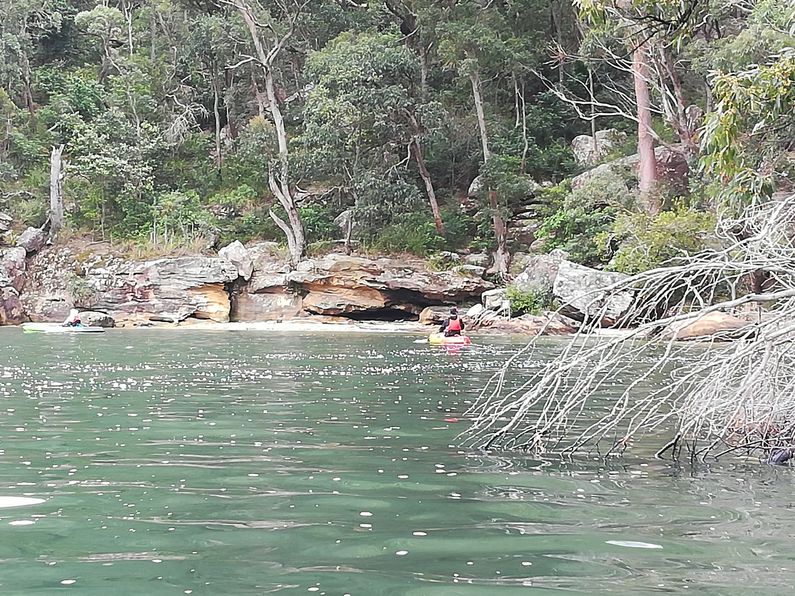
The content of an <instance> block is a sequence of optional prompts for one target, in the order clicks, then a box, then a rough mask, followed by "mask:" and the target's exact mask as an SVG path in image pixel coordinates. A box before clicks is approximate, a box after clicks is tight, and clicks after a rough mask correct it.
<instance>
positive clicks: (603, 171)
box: [571, 145, 690, 191]
mask: <svg viewBox="0 0 795 596" xmlns="http://www.w3.org/2000/svg"><path fill="white" fill-rule="evenodd" d="M654 156H655V157H656V158H657V169H658V173H659V175H660V181H662V182H665V183H667V184H668V185H669V186H671V187H672V188H673V189H675V190H677V191H686V190H687V187H688V176H689V174H690V166H689V164H688V160H687V150H686V148H685V147H684V146H683V145H672V146H670V147H663V146H660V147H655V149H654ZM639 163H640V156H639V155H638V154H637V153H636V154H635V155H630V156H628V157H622V158H620V159H616V160H614V161H611V162H608V163H603V164H602V165H599V166H596V167H595V168H593V169H590V170H587V171H585V172H583V173H582V174H580V175H579V176H575V177H574V178H572V180H571V187H572V189H575V190H576V189H578V188H580V187H582V186H584V185H585V184H587V183H588V182H589V181H590V180H592V179H593V178H597V177H600V176H624V172H625V171H626V169H627V168H630V169H631V170H632V171H635V172H637V169H638V164H639Z"/></svg>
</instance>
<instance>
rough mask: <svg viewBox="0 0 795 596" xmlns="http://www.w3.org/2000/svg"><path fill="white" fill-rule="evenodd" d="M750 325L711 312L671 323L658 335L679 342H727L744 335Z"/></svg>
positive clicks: (725, 315)
mask: <svg viewBox="0 0 795 596" xmlns="http://www.w3.org/2000/svg"><path fill="white" fill-rule="evenodd" d="M750 325H751V323H749V322H748V321H747V320H745V319H741V318H739V317H735V316H733V315H730V314H727V313H723V312H711V313H708V314H705V315H703V316H701V317H699V318H697V319H689V320H685V321H678V322H676V323H672V324H671V325H669V326H668V327H666V328H665V329H663V330H662V331H661V333H660V334H659V335H658V337H659V338H660V339H664V340H670V339H676V340H680V341H728V340H731V339H735V338H736V337H737V336H738V335H742V334H744V333H745V332H746V331H747V330H748V328H749V326H750Z"/></svg>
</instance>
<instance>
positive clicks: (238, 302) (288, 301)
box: [230, 290, 303, 321]
mask: <svg viewBox="0 0 795 596" xmlns="http://www.w3.org/2000/svg"><path fill="white" fill-rule="evenodd" d="M302 309H303V301H302V300H301V297H300V296H297V295H295V294H292V293H290V292H287V291H284V290H282V291H281V292H274V293H266V294H252V293H249V292H246V291H242V292H236V293H233V294H232V310H231V315H230V318H231V319H232V320H233V321H281V320H284V319H292V318H295V317H297V316H299V315H300V314H301V311H302Z"/></svg>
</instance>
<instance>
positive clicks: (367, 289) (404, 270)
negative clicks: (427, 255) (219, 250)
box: [286, 254, 494, 317]
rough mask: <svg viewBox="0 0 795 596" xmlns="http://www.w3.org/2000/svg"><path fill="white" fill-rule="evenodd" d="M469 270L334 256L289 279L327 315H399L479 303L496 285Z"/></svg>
mask: <svg viewBox="0 0 795 596" xmlns="http://www.w3.org/2000/svg"><path fill="white" fill-rule="evenodd" d="M472 273H473V272H470V271H466V272H461V271H456V270H449V271H429V270H428V269H427V267H426V266H425V265H424V264H423V263H422V262H420V261H414V262H407V261H402V260H401V261H399V260H396V259H367V258H363V257H353V256H347V255H341V254H330V255H327V256H325V257H323V258H320V259H310V260H307V261H304V262H303V263H301V264H300V265H299V266H298V269H297V270H296V271H292V272H290V273H288V274H287V275H286V283H287V285H288V286H289V287H291V288H292V289H293V290H294V291H295V292H297V293H298V294H300V295H301V296H302V298H303V308H304V310H306V311H307V312H310V313H313V314H323V315H337V316H339V315H344V316H353V317H364V316H367V315H370V316H376V317H382V316H383V317H398V316H400V314H401V313H411V314H415V315H416V314H419V313H420V312H421V311H422V309H423V308H425V307H426V306H432V305H435V304H450V303H458V302H463V301H467V300H473V299H478V298H479V297H480V295H481V294H482V293H483V292H484V291H486V290H489V289H491V288H493V287H494V285H493V284H491V283H490V282H488V281H485V280H484V279H482V278H481V277H478V276H477V275H474V274H472Z"/></svg>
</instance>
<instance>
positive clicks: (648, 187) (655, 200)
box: [632, 45, 661, 215]
mask: <svg viewBox="0 0 795 596" xmlns="http://www.w3.org/2000/svg"><path fill="white" fill-rule="evenodd" d="M632 78H633V81H634V83H635V101H636V103H637V108H638V155H639V157H640V163H639V164H638V182H639V187H640V195H641V203H642V206H643V209H644V211H646V213H648V214H649V215H656V214H658V213H659V212H660V209H661V205H660V199H659V197H657V196H656V195H655V187H656V186H657V178H658V174H657V158H656V157H655V156H654V136H653V135H652V114H651V95H650V92H649V82H648V81H649V65H648V62H647V57H646V47H645V45H642V46H640V47H638V48H637V49H636V50H635V51H634V53H633V54H632Z"/></svg>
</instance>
